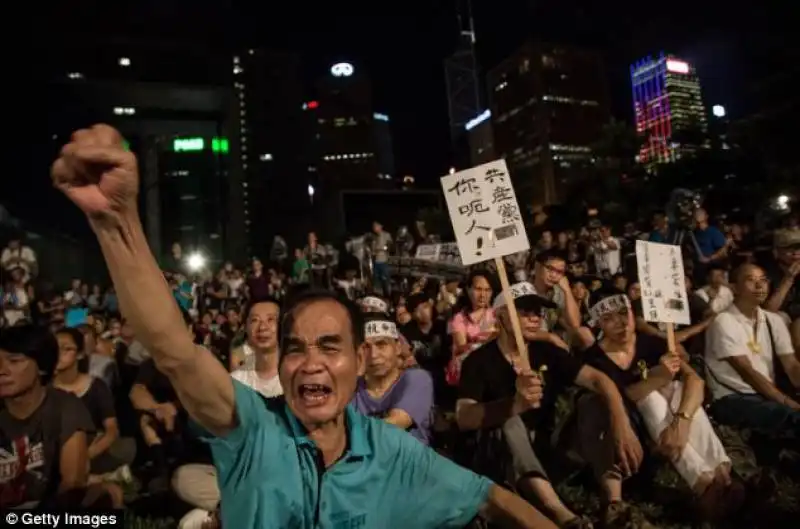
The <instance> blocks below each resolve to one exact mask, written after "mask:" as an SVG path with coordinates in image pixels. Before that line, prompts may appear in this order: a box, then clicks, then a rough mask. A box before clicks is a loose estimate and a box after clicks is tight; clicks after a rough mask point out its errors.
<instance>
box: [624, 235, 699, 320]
mask: <svg viewBox="0 0 800 529" xmlns="http://www.w3.org/2000/svg"><path fill="white" fill-rule="evenodd" d="M636 261H637V264H638V268H639V284H640V286H641V288H642V315H643V316H644V319H645V321H650V322H659V323H661V322H663V323H676V324H681V325H690V324H691V323H692V322H691V318H690V316H689V298H688V296H687V295H686V282H685V280H684V272H683V255H682V254H681V249H680V247H679V246H674V245H672V244H660V243H656V242H647V241H636Z"/></svg>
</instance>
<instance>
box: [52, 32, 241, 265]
mask: <svg viewBox="0 0 800 529" xmlns="http://www.w3.org/2000/svg"><path fill="white" fill-rule="evenodd" d="M52 65H53V70H52V72H51V73H52V78H51V79H50V93H51V97H50V98H49V99H48V103H49V105H50V109H49V119H50V124H49V127H50V130H51V132H52V139H53V143H54V146H56V145H58V144H60V143H63V142H64V141H65V139H66V138H68V137H69V133H70V132H71V131H72V130H74V129H76V128H80V127H84V126H87V125H89V124H92V123H98V122H102V123H109V124H111V125H113V126H115V127H116V128H118V129H119V130H120V132H121V133H122V134H123V136H124V137H125V138H126V140H127V142H128V144H129V147H130V148H131V150H132V151H133V152H135V153H136V154H137V156H138V158H139V166H140V173H141V190H140V209H141V213H142V219H143V222H144V225H145V230H146V233H147V237H148V241H149V243H150V245H151V247H152V248H153V250H154V252H155V253H156V254H157V255H159V256H161V257H163V256H166V255H167V254H168V252H169V249H170V247H171V245H172V243H174V242H178V243H181V244H182V245H183V246H184V247H185V248H188V249H197V250H199V251H202V252H204V253H206V254H207V257H208V259H209V261H210V262H211V263H214V262H216V261H219V260H221V259H223V256H231V255H232V256H239V255H242V254H243V248H244V240H243V235H242V231H241V229H240V227H241V223H237V222H236V221H235V220H236V219H235V218H232V217H231V215H230V213H231V211H235V210H236V209H237V208H236V205H235V203H234V202H232V197H231V195H230V194H229V192H228V191H229V189H230V188H231V187H232V186H231V182H232V181H236V180H239V181H240V180H241V166H240V165H239V164H238V163H237V162H238V160H239V158H238V156H236V154H237V153H238V141H237V139H238V135H237V134H236V132H237V128H236V125H237V123H236V119H235V118H236V114H235V112H236V110H237V109H236V106H235V100H234V98H233V91H232V90H231V86H230V83H231V72H230V55H228V54H226V53H225V52H219V51H218V50H213V49H206V48H202V47H199V46H197V45H194V44H191V45H187V44H181V43H173V42H151V41H147V42H142V41H134V40H125V39H118V40H112V41H104V42H96V41H94V42H86V43H84V42H80V41H78V40H74V41H71V42H70V43H69V44H68V45H65V46H63V47H61V48H59V49H58V50H55V51H54V53H53V60H52ZM223 143H224V146H225V148H224V149H222V148H221V147H220V145H221V144H223ZM215 145H216V148H214V146H215ZM233 187H235V186H233Z"/></svg>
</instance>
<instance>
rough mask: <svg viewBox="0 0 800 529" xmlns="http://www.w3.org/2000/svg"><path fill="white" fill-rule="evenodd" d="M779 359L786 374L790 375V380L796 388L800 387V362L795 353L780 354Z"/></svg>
mask: <svg viewBox="0 0 800 529" xmlns="http://www.w3.org/2000/svg"><path fill="white" fill-rule="evenodd" d="M778 359H779V360H780V362H781V365H782V366H783V370H784V371H786V376H787V377H789V381H790V382H791V383H792V385H793V386H794V387H795V388H800V362H798V361H797V357H795V355H793V354H789V355H780V356H779V357H778Z"/></svg>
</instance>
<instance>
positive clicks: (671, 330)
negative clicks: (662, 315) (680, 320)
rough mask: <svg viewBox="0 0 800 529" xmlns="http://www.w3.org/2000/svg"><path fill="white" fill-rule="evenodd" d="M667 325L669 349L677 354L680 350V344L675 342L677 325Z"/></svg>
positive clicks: (671, 352)
mask: <svg viewBox="0 0 800 529" xmlns="http://www.w3.org/2000/svg"><path fill="white" fill-rule="evenodd" d="M666 326H667V351H669V353H670V354H676V353H677V352H678V346H677V345H676V343H675V325H674V324H672V323H666Z"/></svg>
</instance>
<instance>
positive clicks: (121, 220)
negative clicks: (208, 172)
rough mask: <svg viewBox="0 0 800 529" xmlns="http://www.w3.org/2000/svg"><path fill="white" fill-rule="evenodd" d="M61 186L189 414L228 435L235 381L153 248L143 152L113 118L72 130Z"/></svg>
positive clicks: (60, 167)
mask: <svg viewBox="0 0 800 529" xmlns="http://www.w3.org/2000/svg"><path fill="white" fill-rule="evenodd" d="M52 177H53V183H54V185H55V186H56V187H57V188H58V189H59V190H61V191H62V192H63V193H64V194H65V195H66V196H67V198H69V199H70V200H71V201H72V202H74V203H75V204H76V205H77V206H78V207H79V208H80V209H81V210H82V211H83V212H84V213H85V214H86V215H87V217H88V218H89V223H90V225H91V227H92V229H93V231H94V232H95V234H96V235H97V239H98V241H99V242H100V248H101V249H102V251H103V256H104V258H105V261H106V264H107V266H108V270H109V273H110V275H111V278H112V280H113V283H114V288H115V290H116V293H117V298H118V300H119V305H120V308H121V310H122V313H123V314H125V315H126V318H127V319H128V321H129V322H130V324H131V325H132V326H133V328H134V331H135V332H136V336H137V338H138V339H139V340H140V341H141V342H142V344H143V345H144V346H145V347H146V348H147V350H148V351H150V353H151V354H152V356H153V359H154V360H155V362H156V365H157V366H158V369H159V370H160V371H161V372H163V373H164V374H165V375H166V376H167V377H168V378H169V379H170V381H171V382H172V384H173V386H174V387H175V390H176V392H177V393H178V396H179V398H180V400H181V403H182V404H183V406H184V407H185V408H186V410H187V411H188V412H189V415H190V416H191V417H192V418H193V419H194V420H195V421H197V422H198V423H199V424H200V425H201V426H203V427H204V428H205V429H206V430H208V431H209V432H211V433H213V434H216V435H223V434H225V433H226V432H228V431H230V430H231V429H233V428H234V427H235V426H236V424H237V418H236V414H235V402H234V391H233V382H232V380H231V377H230V376H229V375H228V373H227V371H225V368H224V367H223V366H222V365H221V364H220V363H219V362H218V361H217V360H216V359H215V358H214V356H213V355H212V354H211V352H209V351H208V350H206V349H203V348H201V347H198V346H196V345H195V344H194V343H193V342H192V338H191V335H190V334H189V332H188V331H187V330H186V325H185V323H184V321H183V318H182V316H181V313H180V310H179V309H178V305H177V304H176V303H175V299H174V298H173V296H172V293H171V292H170V290H169V287H168V285H167V283H166V282H165V281H164V276H163V274H162V273H161V270H160V269H159V267H158V265H157V264H156V260H155V258H154V257H153V254H152V253H151V251H150V248H149V246H148V244H147V239H146V238H145V235H144V230H143V228H142V223H141V220H140V219H139V215H138V207H137V194H138V190H139V174H138V168H137V164H136V157H135V156H134V155H133V154H132V153H130V152H128V151H127V150H126V149H125V148H124V146H123V143H122V136H120V134H119V133H118V132H117V131H116V130H114V129H113V128H111V127H109V126H107V125H95V126H94V127H92V128H91V129H84V130H79V131H77V132H75V133H74V134H73V135H72V141H71V143H69V144H68V145H66V146H65V147H64V148H63V149H62V151H61V156H60V157H59V158H58V160H56V162H55V163H54V164H53V169H52Z"/></svg>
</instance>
